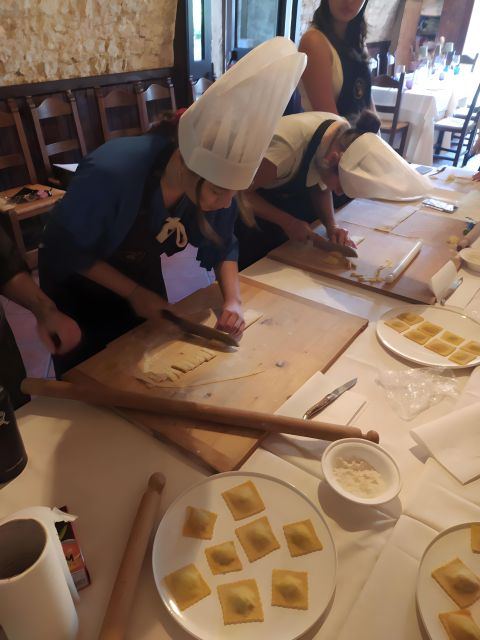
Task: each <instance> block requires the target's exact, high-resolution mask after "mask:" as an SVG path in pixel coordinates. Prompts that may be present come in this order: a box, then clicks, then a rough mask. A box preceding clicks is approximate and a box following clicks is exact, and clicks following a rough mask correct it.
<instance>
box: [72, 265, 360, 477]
mask: <svg viewBox="0 0 480 640" xmlns="http://www.w3.org/2000/svg"><path fill="white" fill-rule="evenodd" d="M240 280H241V294H242V300H243V306H244V309H255V310H257V311H260V312H261V313H262V314H263V315H262V317H261V318H260V320H258V321H257V322H256V323H254V324H253V325H252V326H251V327H249V328H248V329H247V331H246V332H245V334H244V336H243V338H242V341H241V346H240V348H239V349H238V352H237V353H235V351H234V353H233V357H232V360H233V359H234V356H235V355H238V361H239V367H240V369H242V371H243V370H244V365H245V361H246V360H248V359H250V360H251V361H252V363H253V364H254V365H255V367H254V368H256V369H258V370H259V372H258V373H255V374H254V375H250V376H246V377H243V378H239V379H235V380H234V379H231V380H226V381H223V382H209V383H206V384H198V379H197V380H196V384H195V386H186V385H184V386H182V387H179V388H171V387H170V388H169V387H167V388H158V387H155V388H148V387H146V386H145V384H144V383H143V382H141V381H139V380H137V379H136V378H135V377H134V375H133V371H134V366H135V362H138V361H139V360H140V359H141V357H142V355H143V353H144V351H145V348H146V345H147V344H149V343H150V344H151V343H152V342H153V341H155V340H156V339H159V337H160V338H162V336H163V334H164V333H165V332H167V333H169V335H170V337H171V338H172V339H175V340H178V342H179V348H180V346H181V342H182V340H185V339H187V338H185V336H183V335H182V334H181V333H180V332H178V330H177V329H176V328H175V327H172V326H171V325H170V324H169V323H166V322H165V321H163V320H159V321H158V322H155V323H154V322H146V323H144V324H143V325H141V326H140V327H137V328H136V329H134V330H133V331H131V332H129V333H127V334H125V335H124V336H122V337H120V338H118V339H117V340H115V341H113V342H112V343H110V345H108V347H107V348H106V349H105V350H104V351H101V352H100V353H98V354H96V355H95V356H94V357H93V358H90V359H89V360H86V361H85V362H83V363H82V364H80V365H79V366H78V367H75V369H72V370H71V371H70V372H68V373H67V374H66V376H65V378H66V379H67V380H72V381H74V380H76V381H89V382H90V383H95V384H98V383H102V384H105V385H107V386H109V385H110V386H115V388H116V389H124V390H127V391H137V392H141V393H145V394H154V395H158V396H160V397H166V398H175V399H183V400H187V401H195V402H203V403H207V404H212V405H216V406H226V407H238V408H243V409H245V408H249V409H252V410H254V411H262V412H274V411H275V410H276V409H278V407H280V406H281V405H282V404H283V403H284V402H285V401H286V400H287V398H289V397H290V396H291V395H292V394H293V393H294V392H295V391H296V390H297V389H298V388H299V387H300V386H301V385H302V384H303V383H304V382H305V381H306V380H308V379H309V378H310V377H311V376H312V375H313V374H314V373H315V372H316V371H326V370H327V369H328V368H329V367H330V366H331V364H332V363H333V362H334V361H335V360H336V359H337V358H338V357H339V355H340V354H341V353H342V352H343V351H344V350H345V349H346V348H347V346H348V345H349V344H350V343H351V342H352V341H353V340H354V339H355V337H356V336H357V335H358V334H359V333H360V332H361V331H363V329H365V327H366V326H367V324H368V321H367V320H365V319H363V318H359V317H357V316H354V315H351V314H348V313H345V312H342V311H337V310H335V309H331V308H329V307H327V306H325V305H322V304H319V303H316V302H311V301H309V300H305V299H303V298H300V297H298V296H295V295H293V294H290V293H287V292H282V291H279V290H277V289H273V288H270V287H268V286H266V285H262V284H259V283H253V282H251V281H250V280H247V279H245V278H242V277H240ZM209 307H210V308H213V309H219V308H220V307H221V294H220V291H219V288H218V286H217V285H216V284H215V285H211V286H210V287H207V288H205V289H201V290H200V291H197V292H196V293H194V294H193V295H191V296H189V297H188V298H186V299H185V300H182V301H181V302H180V303H178V304H177V305H175V309H176V311H177V312H178V313H181V314H184V315H187V314H194V315H195V314H197V313H198V312H199V311H200V310H202V309H206V308H209ZM212 345H213V343H207V346H208V348H211V349H212V348H214V347H213V346H212ZM221 363H222V358H221V357H220V356H219V357H218V358H213V360H210V361H209V362H206V363H204V364H203V365H201V367H204V370H205V372H206V373H205V375H206V378H207V379H208V377H210V378H211V377H212V376H211V375H210V374H212V372H213V373H214V374H217V377H221V374H222V371H221V367H222V364H221ZM257 365H259V366H257ZM216 368H217V369H218V371H216ZM232 373H233V374H234V373H235V363H234V362H233V364H232V363H231V364H230V366H229V375H231V374H232ZM207 374H208V375H207ZM187 375H188V374H187ZM214 377H215V376H214ZM185 380H186V377H185ZM120 413H121V414H122V415H124V416H125V417H126V418H127V419H129V420H131V421H132V422H134V423H136V424H138V425H140V426H142V427H144V428H146V429H149V428H151V427H152V426H155V430H156V431H157V432H158V431H160V433H161V435H162V438H164V439H166V440H168V441H169V442H172V443H174V444H176V445H178V446H180V447H181V448H182V449H184V450H185V451H187V452H189V453H191V454H193V455H194V456H196V457H197V458H199V459H200V460H202V461H204V462H205V463H206V464H207V465H208V466H209V467H213V469H215V470H216V471H229V470H232V469H237V468H238V467H239V466H240V465H241V464H242V463H243V462H244V461H245V460H246V459H247V458H248V457H249V456H250V455H251V454H252V453H253V451H254V450H255V449H256V447H257V446H258V444H259V443H260V441H261V440H262V438H263V437H264V436H265V434H264V433H263V432H259V433H258V435H257V436H254V437H252V435H251V434H250V433H249V435H245V434H242V433H241V431H239V430H237V431H236V432H235V433H228V434H226V433H217V432H212V431H206V430H200V429H195V430H193V429H189V428H188V426H189V424H190V423H189V422H188V421H185V420H179V419H171V418H167V417H162V416H158V417H157V416H155V417H152V416H151V414H143V413H142V412H139V411H133V410H123V409H122V410H121V411H120ZM152 421H153V422H152Z"/></svg>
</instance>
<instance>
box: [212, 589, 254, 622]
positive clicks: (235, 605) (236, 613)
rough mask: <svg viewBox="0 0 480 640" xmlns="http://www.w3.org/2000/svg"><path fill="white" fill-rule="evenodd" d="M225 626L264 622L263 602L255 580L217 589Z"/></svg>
mask: <svg viewBox="0 0 480 640" xmlns="http://www.w3.org/2000/svg"><path fill="white" fill-rule="evenodd" d="M217 591H218V598H219V600H220V604H221V606H222V613H223V623H224V624H240V623H242V622H263V609H262V601H261V600H260V593H259V591H258V586H257V583H256V581H255V580H240V581H239V582H231V583H230V584H220V585H218V587H217Z"/></svg>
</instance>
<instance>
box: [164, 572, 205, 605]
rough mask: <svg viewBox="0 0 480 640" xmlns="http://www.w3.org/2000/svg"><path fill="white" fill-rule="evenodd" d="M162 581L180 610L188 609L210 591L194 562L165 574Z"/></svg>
mask: <svg viewBox="0 0 480 640" xmlns="http://www.w3.org/2000/svg"><path fill="white" fill-rule="evenodd" d="M164 581H165V584H166V585H167V587H168V590H169V591H170V593H171V594H172V596H173V599H174V600H175V602H176V603H177V606H178V608H179V609H180V611H184V610H185V609H188V607H191V606H192V604H195V603H196V602H199V601H200V600H203V598H205V597H206V596H209V595H210V594H211V593H212V592H211V590H210V587H209V586H208V584H207V583H206V582H205V580H204V579H203V577H202V574H201V573H200V571H199V570H198V569H197V567H196V566H195V565H194V564H189V565H187V566H186V567H182V568H181V569H178V571H174V572H173V573H170V574H169V575H168V576H165V578H164Z"/></svg>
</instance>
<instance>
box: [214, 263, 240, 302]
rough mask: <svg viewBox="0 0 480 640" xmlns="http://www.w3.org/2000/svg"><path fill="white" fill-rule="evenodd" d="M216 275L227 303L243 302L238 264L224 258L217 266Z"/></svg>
mask: <svg viewBox="0 0 480 640" xmlns="http://www.w3.org/2000/svg"><path fill="white" fill-rule="evenodd" d="M215 275H216V277H217V280H218V284H219V286H220V290H221V292H222V296H223V300H224V303H225V304H232V303H235V304H241V297H240V282H239V279H238V264H237V263H236V262H234V261H233V260H224V261H223V262H221V263H220V264H219V265H218V266H217V267H216V268H215Z"/></svg>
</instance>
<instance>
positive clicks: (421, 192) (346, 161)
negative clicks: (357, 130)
mask: <svg viewBox="0 0 480 640" xmlns="http://www.w3.org/2000/svg"><path fill="white" fill-rule="evenodd" d="M338 170H339V178H340V184H341V186H342V189H343V191H344V193H345V194H346V195H347V196H349V197H350V198H379V199H381V200H411V199H413V198H422V197H424V196H425V195H426V194H427V193H428V191H429V190H430V189H431V185H430V182H429V180H428V179H427V178H426V177H425V176H422V175H420V174H419V173H418V172H417V171H415V169H413V167H411V166H410V165H409V164H408V162H406V161H405V160H404V159H403V158H402V157H401V156H400V155H399V154H398V153H397V152H396V151H394V150H393V149H392V147H390V145H388V144H387V143H386V142H385V141H384V140H382V139H381V138H380V137H379V136H377V135H375V134H374V133H364V134H363V135H361V136H360V137H359V138H357V139H356V140H355V141H354V142H352V144H351V145H350V146H349V147H348V149H347V150H346V151H345V153H344V154H343V155H342V157H341V159H340V162H339V164H338Z"/></svg>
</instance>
